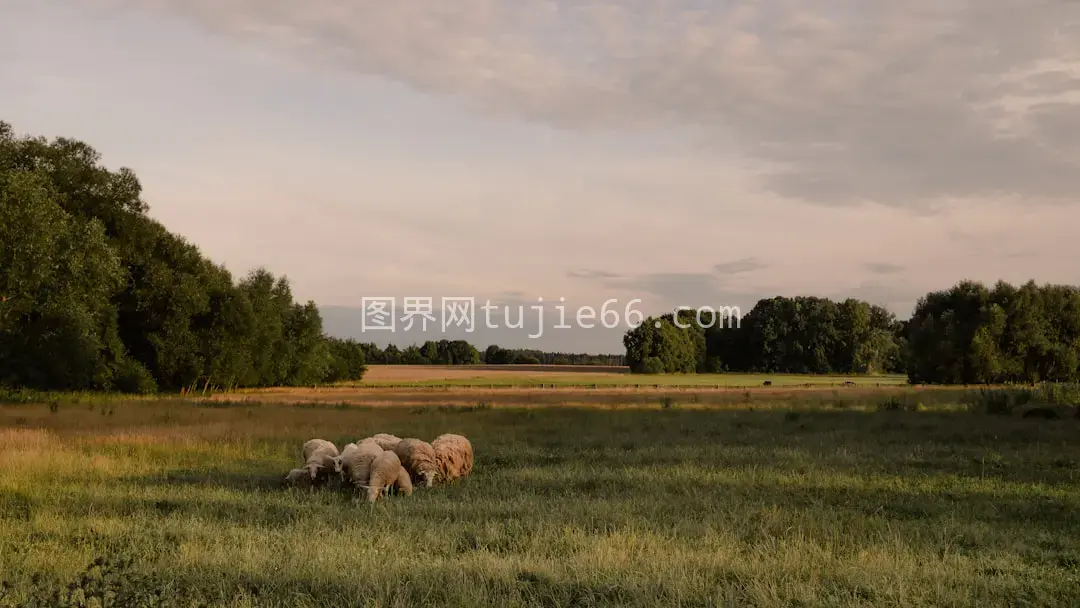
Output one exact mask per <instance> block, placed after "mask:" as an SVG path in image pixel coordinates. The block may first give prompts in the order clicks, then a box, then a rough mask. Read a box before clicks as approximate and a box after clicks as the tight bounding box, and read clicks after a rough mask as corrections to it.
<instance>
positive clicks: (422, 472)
mask: <svg viewBox="0 0 1080 608" xmlns="http://www.w3.org/2000/svg"><path fill="white" fill-rule="evenodd" d="M394 453H395V454H397V456H398V458H399V459H401V466H403V467H404V468H405V470H406V472H408V474H409V476H410V479H411V480H412V481H414V482H416V483H420V481H421V480H422V481H423V483H424V487H426V488H430V487H431V486H432V484H434V483H435V478H436V477H437V475H438V473H439V465H438V463H437V462H436V458H435V448H433V447H431V444H430V443H428V442H426V441H424V440H422V439H416V438H415V437H407V438H405V439H402V440H401V442H400V443H398V444H397V446H396V447H395V448H394Z"/></svg>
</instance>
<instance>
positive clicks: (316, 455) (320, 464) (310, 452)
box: [303, 439, 338, 482]
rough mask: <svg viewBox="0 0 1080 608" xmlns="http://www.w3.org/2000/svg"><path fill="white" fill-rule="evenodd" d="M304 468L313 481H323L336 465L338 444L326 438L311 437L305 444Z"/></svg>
mask: <svg viewBox="0 0 1080 608" xmlns="http://www.w3.org/2000/svg"><path fill="white" fill-rule="evenodd" d="M303 452H304V468H305V469H307V470H308V471H309V472H310V474H311V480H312V481H313V482H316V481H323V480H325V479H326V478H327V476H328V475H329V474H330V471H331V470H332V469H333V467H334V457H335V456H337V455H338V449H337V446H335V445H334V444H333V443H331V442H329V441H327V440H325V439H311V440H309V441H308V442H307V443H305V444H304V450H303Z"/></svg>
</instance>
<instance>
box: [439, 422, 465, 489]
mask: <svg viewBox="0 0 1080 608" xmlns="http://www.w3.org/2000/svg"><path fill="white" fill-rule="evenodd" d="M431 447H432V448H434V449H435V462H436V463H437V464H438V466H439V478H440V480H441V481H443V482H446V483H449V482H453V481H456V480H458V479H460V478H462V477H467V476H468V475H469V473H471V472H472V467H473V449H472V444H471V443H469V440H468V439H466V438H465V437H463V436H461V435H454V434H452V433H446V434H443V435H439V436H438V437H436V438H435V441H432V442H431Z"/></svg>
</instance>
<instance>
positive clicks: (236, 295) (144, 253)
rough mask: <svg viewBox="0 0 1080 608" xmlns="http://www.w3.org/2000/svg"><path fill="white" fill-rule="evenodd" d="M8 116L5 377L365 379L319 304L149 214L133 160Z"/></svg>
mask: <svg viewBox="0 0 1080 608" xmlns="http://www.w3.org/2000/svg"><path fill="white" fill-rule="evenodd" d="M99 160H100V159H99V154H98V152H97V151H96V150H94V149H93V148H92V147H90V146H89V145H87V144H85V143H83V142H80V141H75V140H71V139H67V138H57V139H54V140H52V141H48V140H46V139H44V138H41V137H17V136H16V135H15V133H14V130H13V129H12V127H11V125H9V124H7V123H3V122H0V384H3V385H6V386H14V387H22V388H40V389H57V390H115V391H123V392H152V391H155V390H166V389H168V390H176V389H184V388H191V387H204V386H207V385H210V386H217V387H256V386H273V385H284V386H294V385H306V384H313V383H318V382H330V381H335V380H356V379H359V378H361V377H362V375H363V373H364V370H365V364H364V358H363V350H362V348H361V347H360V345H359V344H357V343H356V342H353V341H347V340H338V339H334V338H330V337H327V336H325V335H324V334H323V331H322V319H321V317H320V315H319V311H318V309H317V308H316V306H315V303H314V302H307V303H298V302H295V301H294V300H293V296H292V293H291V291H290V287H289V282H288V280H287V279H285V278H284V277H275V276H274V275H273V274H271V273H270V272H269V271H267V270H265V269H261V268H260V269H256V270H254V271H252V272H251V273H250V274H249V275H248V276H246V277H243V278H242V279H241V280H239V281H236V280H234V279H233V277H232V276H231V275H230V274H229V272H228V271H227V270H225V269H224V268H223V267H222V266H219V265H217V264H214V263H213V262H211V261H210V260H208V259H206V258H205V257H203V255H201V254H200V252H199V250H198V248H197V247H195V246H194V245H192V244H190V243H188V242H186V241H185V240H184V239H183V238H181V237H179V236H177V235H174V234H171V233H170V232H169V231H168V230H166V229H165V228H164V226H162V225H161V224H160V223H158V222H156V221H155V220H153V219H151V218H150V217H149V216H148V215H147V211H148V206H147V205H146V203H144V202H143V201H142V200H141V198H140V194H141V186H140V184H139V181H138V179H137V178H136V176H135V174H134V173H133V172H132V171H130V170H129V169H126V168H121V169H120V170H118V171H110V170H108V169H107V168H105V167H103V166H102V165H101V164H100V162H99Z"/></svg>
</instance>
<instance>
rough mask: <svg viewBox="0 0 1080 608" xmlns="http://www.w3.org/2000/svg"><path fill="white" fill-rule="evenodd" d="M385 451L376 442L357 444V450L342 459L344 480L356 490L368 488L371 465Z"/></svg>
mask: <svg viewBox="0 0 1080 608" xmlns="http://www.w3.org/2000/svg"><path fill="white" fill-rule="evenodd" d="M385 451H386V450H384V449H382V448H380V447H379V445H378V444H377V443H375V442H374V441H361V442H360V443H358V444H356V449H355V450H350V451H349V453H348V454H347V455H346V456H345V458H342V459H341V476H342V480H343V481H345V482H346V483H351V484H352V485H353V486H355V487H356V488H365V487H367V485H368V478H369V477H370V476H371V465H372V463H373V462H374V461H375V459H376V458H378V457H379V456H380V455H382V454H383V452H385Z"/></svg>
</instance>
